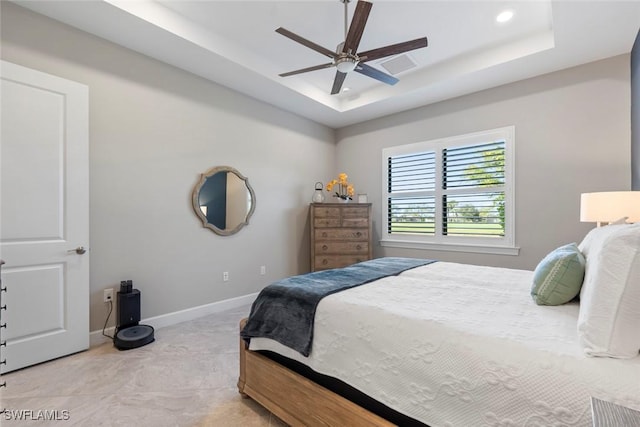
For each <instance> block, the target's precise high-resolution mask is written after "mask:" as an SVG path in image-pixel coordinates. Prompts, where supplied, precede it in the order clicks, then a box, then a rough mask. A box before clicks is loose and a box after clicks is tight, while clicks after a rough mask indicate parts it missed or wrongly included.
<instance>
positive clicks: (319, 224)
mask: <svg viewBox="0 0 640 427" xmlns="http://www.w3.org/2000/svg"><path fill="white" fill-rule="evenodd" d="M313 226H314V227H315V228H326V227H340V218H317V217H316V218H314V219H313Z"/></svg>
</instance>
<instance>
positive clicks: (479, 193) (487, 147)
mask: <svg viewBox="0 0 640 427" xmlns="http://www.w3.org/2000/svg"><path fill="white" fill-rule="evenodd" d="M504 160H505V141H495V142H484V143H480V144H472V145H465V146H454V147H448V148H442V149H441V150H440V151H439V152H436V151H426V152H419V153H410V154H402V155H397V156H390V157H388V159H387V189H386V190H387V209H388V212H387V232H388V233H389V234H417V235H424V236H434V235H438V236H463V237H484V238H491V237H503V236H504V235H505V231H504V230H505V167H504ZM436 212H440V213H441V221H436ZM438 223H439V225H438ZM438 226H439V227H440V229H439V230H438V229H437V227H438Z"/></svg>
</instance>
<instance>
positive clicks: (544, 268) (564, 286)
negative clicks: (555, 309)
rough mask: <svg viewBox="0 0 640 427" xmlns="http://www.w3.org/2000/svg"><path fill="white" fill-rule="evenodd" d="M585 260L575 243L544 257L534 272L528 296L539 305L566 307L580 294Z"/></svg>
mask: <svg viewBox="0 0 640 427" xmlns="http://www.w3.org/2000/svg"><path fill="white" fill-rule="evenodd" d="M584 266H585V259H584V255H582V252H580V250H579V249H578V247H577V246H576V244H575V243H571V244H568V245H565V246H561V247H559V248H558V249H556V250H554V251H552V252H551V253H550V254H549V255H547V256H546V257H544V259H543V260H542V261H540V263H539V264H538V266H537V267H536V269H535V271H534V272H533V287H532V288H531V296H532V297H533V300H534V301H535V302H536V304H538V305H561V304H565V303H567V302H569V301H571V300H572V299H574V298H575V297H576V295H578V294H579V293H580V288H581V287H582V280H583V279H584Z"/></svg>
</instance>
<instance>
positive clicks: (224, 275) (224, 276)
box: [222, 271, 229, 282]
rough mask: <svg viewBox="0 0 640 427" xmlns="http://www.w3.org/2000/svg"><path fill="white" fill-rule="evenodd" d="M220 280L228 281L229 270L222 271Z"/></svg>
mask: <svg viewBox="0 0 640 427" xmlns="http://www.w3.org/2000/svg"><path fill="white" fill-rule="evenodd" d="M222 281H223V282H228V281H229V272H228V271H225V272H224V273H222Z"/></svg>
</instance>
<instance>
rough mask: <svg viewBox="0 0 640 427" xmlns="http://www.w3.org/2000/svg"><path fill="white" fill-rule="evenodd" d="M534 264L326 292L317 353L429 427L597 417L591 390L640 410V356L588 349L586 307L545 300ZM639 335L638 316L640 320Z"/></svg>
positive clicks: (441, 268)
mask: <svg viewBox="0 0 640 427" xmlns="http://www.w3.org/2000/svg"><path fill="white" fill-rule="evenodd" d="M532 276H533V273H532V272H531V271H524V270H513V269H503V268H495V267H483V266H473V265H466V264H455V263H447V262H437V263H434V264H430V265H427V266H424V267H419V268H415V269H412V270H409V271H407V272H405V273H402V274H401V275H400V276H396V277H390V278H385V279H381V280H378V281H376V282H374V283H370V284H367V285H363V286H359V287H356V288H353V289H350V290H347V291H343V292H340V293H337V294H334V295H331V296H329V297H326V298H324V299H323V300H322V301H321V302H320V304H319V306H318V309H317V312H316V323H315V332H314V340H313V348H312V352H311V355H310V357H308V358H306V357H304V356H302V355H300V354H299V353H297V352H295V351H293V350H291V349H289V348H287V347H284V346H282V345H280V344H279V343H277V342H275V341H271V340H268V339H264V338H254V339H252V340H251V346H250V348H251V349H252V350H271V351H275V352H277V353H280V354H282V355H283V356H286V357H289V358H291V359H295V360H298V361H300V362H303V363H305V364H306V365H308V366H310V367H311V368H312V369H314V370H315V371H317V372H320V373H322V374H326V375H330V376H333V377H336V378H339V379H341V380H342V381H344V382H346V383H348V384H350V385H351V386H353V387H355V388H357V389H359V390H361V391H363V392H364V393H366V394H368V395H369V396H371V397H373V398H375V399H377V400H378V401H380V402H382V403H384V404H386V405H387V406H389V407H391V408H393V409H395V410H397V411H398V412H401V413H404V414H406V415H408V416H410V417H412V418H415V419H417V420H420V421H422V422H424V423H426V424H428V425H430V426H432V427H441V426H443V427H445V426H462V427H468V426H473V427H476V426H505V427H506V426H545V427H546V426H591V412H590V396H595V397H598V398H600V399H603V400H609V401H613V402H615V403H618V404H622V405H625V406H628V407H631V408H633V409H637V410H640V357H636V358H634V359H630V360H619V359H609V358H590V357H587V356H585V355H584V354H583V352H582V349H581V348H580V346H579V343H578V338H577V334H576V322H577V318H578V309H579V306H578V304H577V303H570V304H566V305H563V306H558V307H544V306H537V305H535V303H534V302H533V301H532V299H531V297H530V296H529V290H530V287H531V280H532ZM639 333H640V325H639Z"/></svg>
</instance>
